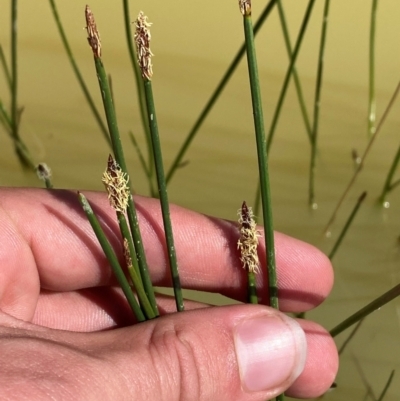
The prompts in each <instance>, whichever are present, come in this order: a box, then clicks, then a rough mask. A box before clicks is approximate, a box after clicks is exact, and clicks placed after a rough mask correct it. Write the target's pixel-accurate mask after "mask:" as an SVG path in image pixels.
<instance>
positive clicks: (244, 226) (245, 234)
mask: <svg viewBox="0 0 400 401" xmlns="http://www.w3.org/2000/svg"><path fill="white" fill-rule="evenodd" d="M238 215H239V231H240V239H239V240H238V243H237V247H238V249H239V250H240V261H241V262H242V266H243V268H244V269H245V270H246V271H248V272H251V273H259V271H260V261H259V259H258V254H257V247H258V237H259V236H260V233H259V232H258V231H257V228H256V227H257V226H256V223H255V221H254V218H253V211H252V209H251V207H247V205H246V202H243V204H242V207H241V209H239V210H238Z"/></svg>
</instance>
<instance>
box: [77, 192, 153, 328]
mask: <svg viewBox="0 0 400 401" xmlns="http://www.w3.org/2000/svg"><path fill="white" fill-rule="evenodd" d="M78 196H79V202H80V203H81V205H82V207H83V210H84V212H85V214H86V216H87V218H88V220H89V223H90V225H91V226H92V228H93V231H94V233H95V234H96V237H97V239H98V241H99V243H100V245H101V248H102V249H103V252H104V254H105V255H106V257H107V260H108V261H109V263H110V266H111V268H112V270H113V272H114V274H115V277H116V278H117V280H118V283H119V285H120V286H121V288H122V291H123V292H124V294H125V297H126V299H127V301H128V303H129V306H130V307H131V309H132V311H133V313H134V314H135V316H136V318H137V319H138V321H139V322H143V321H144V320H146V319H145V317H144V315H143V312H142V310H141V309H140V306H139V304H138V302H137V300H136V298H135V296H134V294H133V292H132V289H131V287H130V285H129V283H128V280H127V279H126V277H125V274H124V272H123V270H122V268H121V266H120V264H119V262H118V258H117V256H116V255H115V252H114V250H113V249H112V246H111V244H110V243H109V241H108V240H107V237H106V236H105V234H104V231H103V229H102V228H101V225H100V223H99V221H98V219H97V217H96V216H95V214H94V213H93V210H92V208H91V206H90V204H89V202H88V200H87V199H86V197H85V196H84V195H83V194H81V193H79V192H78Z"/></svg>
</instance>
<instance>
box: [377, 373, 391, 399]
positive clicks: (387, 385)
mask: <svg viewBox="0 0 400 401" xmlns="http://www.w3.org/2000/svg"><path fill="white" fill-rule="evenodd" d="M394 373H395V370H392V371H391V373H390V375H389V378H388V380H387V382H386V384H385V387H384V388H383V390H382V393H381V395H380V396H379V398H378V399H377V401H383V399H384V398H385V395H386V393H387V391H388V390H389V387H390V385H391V384H392V380H393V377H394Z"/></svg>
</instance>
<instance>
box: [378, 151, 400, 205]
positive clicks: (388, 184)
mask: <svg viewBox="0 0 400 401" xmlns="http://www.w3.org/2000/svg"><path fill="white" fill-rule="evenodd" d="M399 161H400V145H399V147H398V148H397V153H396V156H395V157H394V159H393V163H392V165H391V167H390V170H389V173H388V175H387V177H386V181H385V185H384V186H383V189H382V193H381V195H380V197H379V202H381V203H382V204H383V203H384V202H385V198H386V195H387V194H388V192H390V191H391V190H392V189H393V188H394V187H395V186H396V185H398V183H399V181H396V182H395V183H392V180H393V176H394V173H395V172H396V169H397V165H398V164H399Z"/></svg>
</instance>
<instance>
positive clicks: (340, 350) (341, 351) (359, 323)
mask: <svg viewBox="0 0 400 401" xmlns="http://www.w3.org/2000/svg"><path fill="white" fill-rule="evenodd" d="M363 321H364V319H361V320H360V321H359V322H358V323H357V324H356V326H355V327H354V329H353V330H352V331H351V333H350V334H349V336H348V337H347V338H346V340H345V341H344V342H343V344H342V346H341V347H340V348H339V351H338V354H339V355H342V354H343V352H344V350H345V349H346V347H347V345H348V344H349V343H350V341H351V340H352V339H353V337H354V336H355V335H356V334H357V332H358V330H359V329H360V327H361V325H362V323H363Z"/></svg>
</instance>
